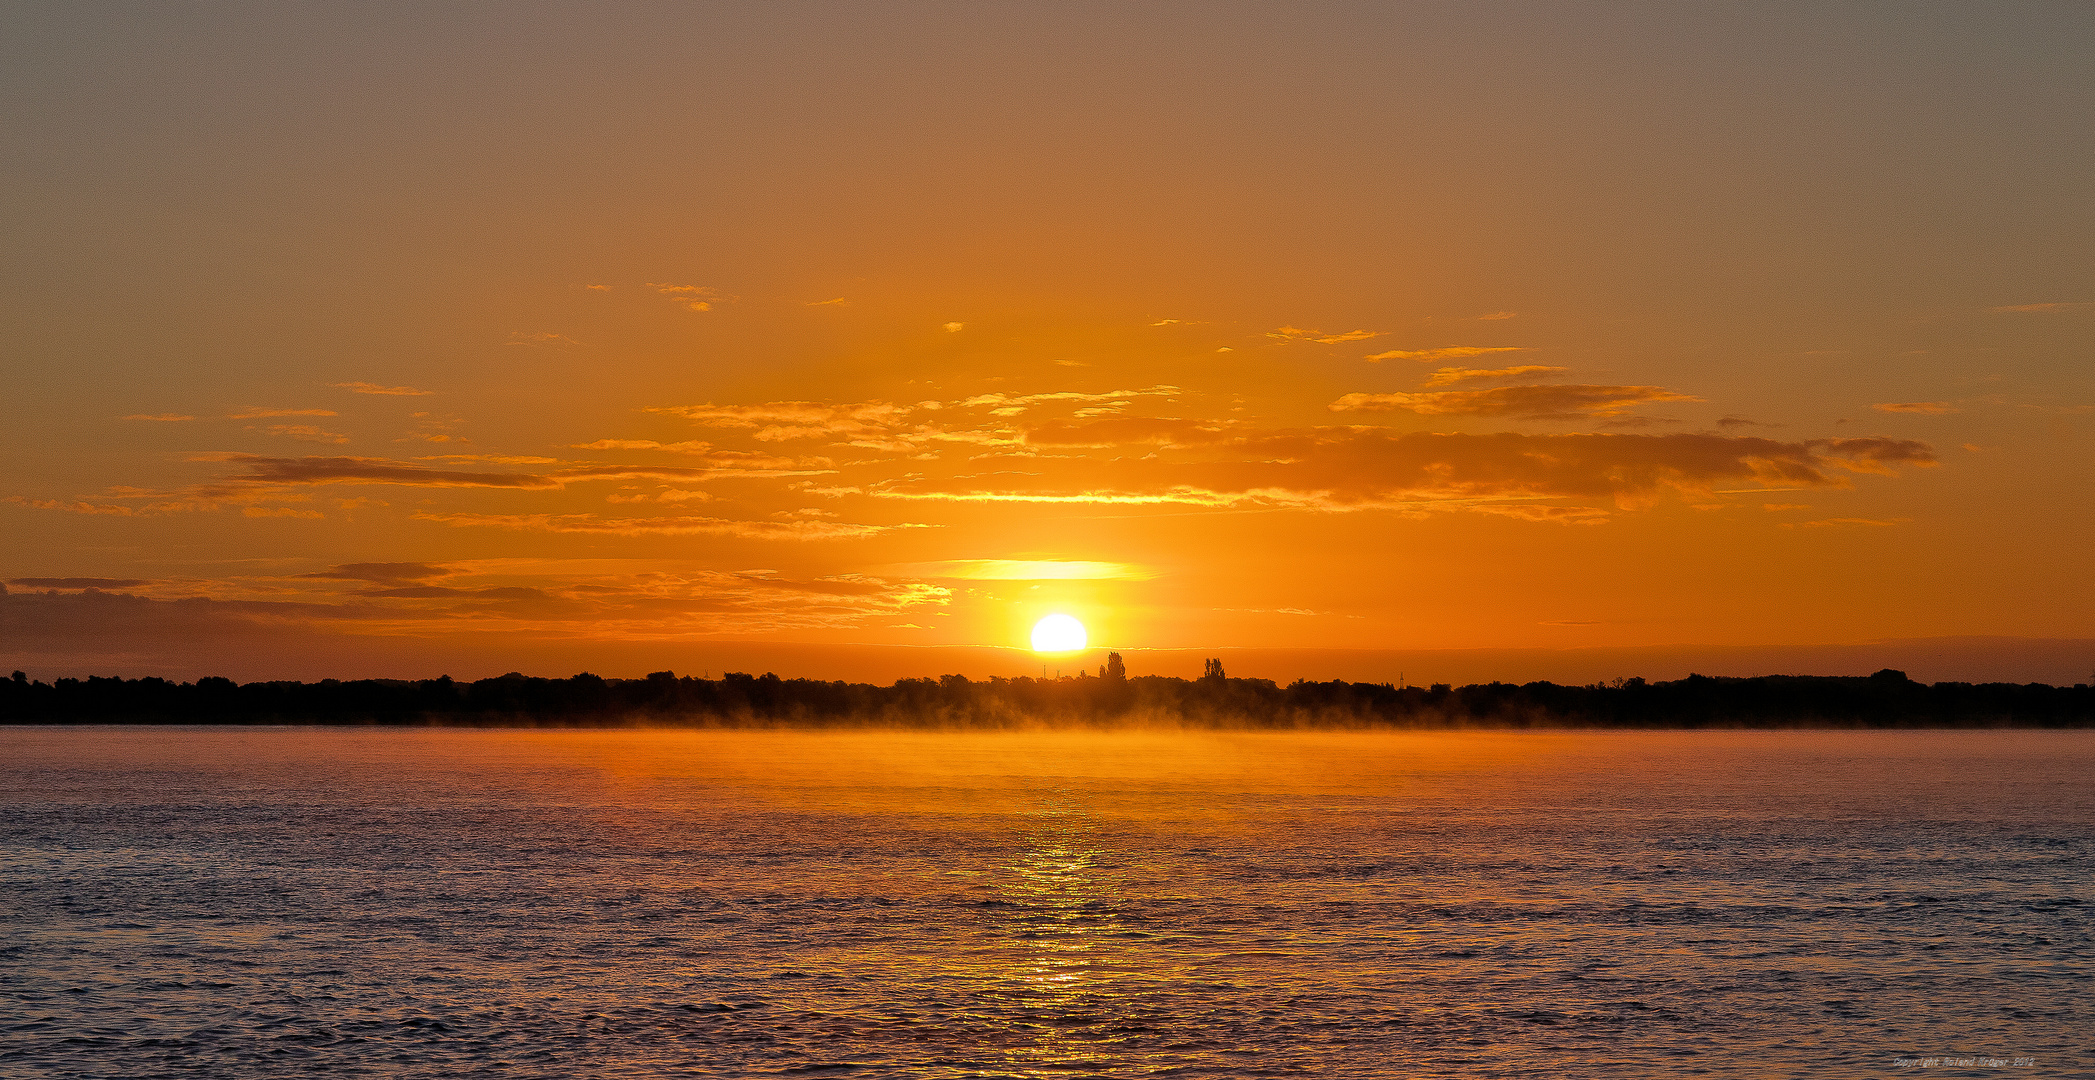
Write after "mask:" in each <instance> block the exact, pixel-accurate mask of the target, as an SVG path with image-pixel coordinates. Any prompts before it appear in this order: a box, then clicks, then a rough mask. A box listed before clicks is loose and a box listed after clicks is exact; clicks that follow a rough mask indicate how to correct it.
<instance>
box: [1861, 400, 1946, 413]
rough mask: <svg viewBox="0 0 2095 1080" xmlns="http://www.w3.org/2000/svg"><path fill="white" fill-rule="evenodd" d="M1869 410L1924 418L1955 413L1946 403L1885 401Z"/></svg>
mask: <svg viewBox="0 0 2095 1080" xmlns="http://www.w3.org/2000/svg"><path fill="white" fill-rule="evenodd" d="M1870 408H1872V409H1875V410H1877V411H1878V412H1888V413H1920V414H1922V415H1924V416H1941V415H1943V414H1945V413H1953V412H1956V411H1957V409H1956V407H1955V406H1953V405H1951V404H1950V403H1949V402H1947V401H1886V402H1882V403H1880V404H1876V405H1872V406H1870Z"/></svg>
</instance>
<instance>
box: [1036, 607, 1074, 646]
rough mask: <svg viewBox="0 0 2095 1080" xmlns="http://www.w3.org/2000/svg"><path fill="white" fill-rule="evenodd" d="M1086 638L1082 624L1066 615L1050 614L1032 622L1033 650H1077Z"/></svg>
mask: <svg viewBox="0 0 2095 1080" xmlns="http://www.w3.org/2000/svg"><path fill="white" fill-rule="evenodd" d="M1086 640H1087V639H1086V637H1085V634H1084V624H1083V623H1080V622H1078V621H1076V620H1075V619H1072V618H1070V617H1069V616H1067V615H1050V616H1048V617H1047V618H1045V619H1042V620H1040V621H1039V622H1037V623H1034V624H1033V651H1034V652H1077V651H1079V650H1081V649H1082V648H1083V647H1084V643H1085V641H1086Z"/></svg>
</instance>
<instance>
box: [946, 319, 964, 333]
mask: <svg viewBox="0 0 2095 1080" xmlns="http://www.w3.org/2000/svg"><path fill="white" fill-rule="evenodd" d="M965 329H967V324H966V323H958V322H949V323H947V324H945V331H946V333H948V334H957V333H959V332H961V331H962V330H965Z"/></svg>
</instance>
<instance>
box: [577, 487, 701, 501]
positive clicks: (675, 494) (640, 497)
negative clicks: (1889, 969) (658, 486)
mask: <svg viewBox="0 0 2095 1080" xmlns="http://www.w3.org/2000/svg"><path fill="white" fill-rule="evenodd" d="M712 499H713V496H712V495H711V494H710V493H708V492H704V491H697V490H691V489H686V488H668V489H665V490H663V491H654V492H647V491H643V492H638V493H636V494H632V495H621V494H618V493H616V492H614V493H612V494H610V495H606V496H604V501H605V502H608V503H644V502H655V503H680V502H711V501H712Z"/></svg>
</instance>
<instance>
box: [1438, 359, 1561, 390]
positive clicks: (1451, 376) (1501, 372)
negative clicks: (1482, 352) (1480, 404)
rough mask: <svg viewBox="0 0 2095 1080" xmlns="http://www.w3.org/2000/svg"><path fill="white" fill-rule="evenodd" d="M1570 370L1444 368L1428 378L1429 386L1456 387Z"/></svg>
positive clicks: (1526, 366)
mask: <svg viewBox="0 0 2095 1080" xmlns="http://www.w3.org/2000/svg"><path fill="white" fill-rule="evenodd" d="M1570 370H1571V369H1570V368H1560V367H1544V366H1543V365H1541V364H1522V365H1521V366H1519V367H1507V368H1455V367H1444V368H1441V369H1440V370H1439V371H1436V372H1434V373H1433V374H1431V375H1429V376H1427V377H1426V385H1427V386H1454V385H1455V384H1457V383H1465V382H1485V381H1488V380H1491V379H1522V378H1526V377H1528V376H1530V375H1558V374H1562V373H1563V372H1566V371H1570Z"/></svg>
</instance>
